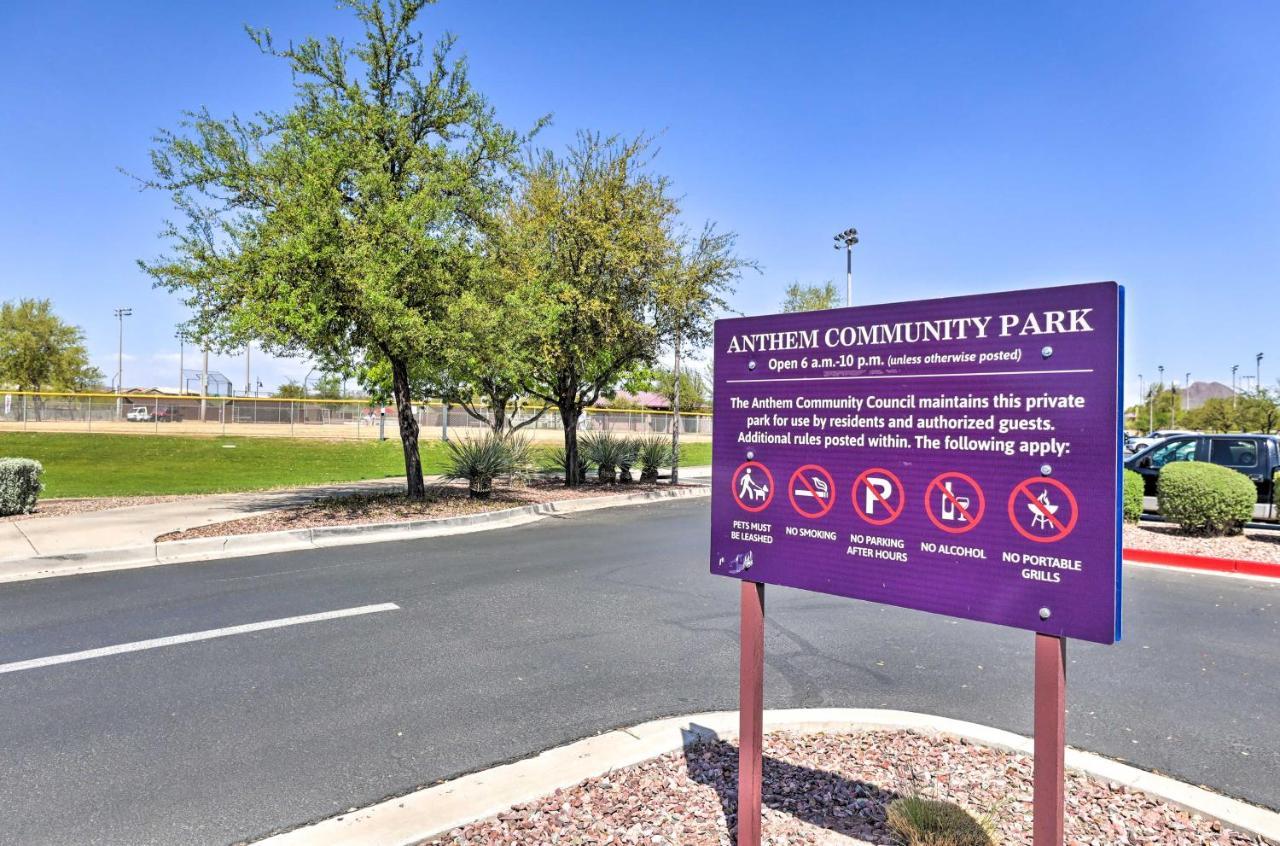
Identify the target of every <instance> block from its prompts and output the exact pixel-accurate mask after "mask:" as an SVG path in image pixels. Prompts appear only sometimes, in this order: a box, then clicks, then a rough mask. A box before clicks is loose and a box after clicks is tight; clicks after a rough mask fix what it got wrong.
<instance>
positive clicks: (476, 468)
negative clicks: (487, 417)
mask: <svg viewBox="0 0 1280 846" xmlns="http://www.w3.org/2000/svg"><path fill="white" fill-rule="evenodd" d="M516 469H517V468H516V464H515V460H514V456H513V453H512V449H511V444H510V443H508V442H507V439H506V438H503V437H500V436H498V435H495V434H494V433H492V432H489V433H488V434H486V435H484V436H483V437H480V438H467V439H465V440H460V441H449V467H448V469H447V470H446V471H445V473H444V477H445V478H446V479H466V480H467V486H468V490H469V491H470V493H471V496H472V498H474V499H488V498H489V496H490V494H492V493H493V480H494V479H496V478H498V477H499V476H507V475H511V474H513V473H515V472H516Z"/></svg>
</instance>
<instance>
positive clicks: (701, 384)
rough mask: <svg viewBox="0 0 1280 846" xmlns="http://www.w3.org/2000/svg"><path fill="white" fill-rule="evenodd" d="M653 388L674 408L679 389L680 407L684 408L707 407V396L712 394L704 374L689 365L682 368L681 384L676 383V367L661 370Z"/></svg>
mask: <svg viewBox="0 0 1280 846" xmlns="http://www.w3.org/2000/svg"><path fill="white" fill-rule="evenodd" d="M651 390H653V391H654V392H656V393H657V394H659V395H661V396H663V397H665V398H666V399H667V401H668V402H670V403H671V404H672V408H674V407H675V397H676V392H677V391H679V394H680V407H681V408H682V409H684V408H690V409H701V408H705V407H706V405H707V398H708V396H709V395H710V392H709V391H708V390H707V382H706V380H705V379H704V378H703V377H702V374H701V373H699V372H698V371H697V370H691V369H689V368H688V367H684V368H682V369H681V371H680V384H679V385H677V384H676V371H675V369H674V368H672V369H670V370H667V369H662V370H659V371H658V373H657V378H656V379H655V380H654V382H653V387H652V389H651Z"/></svg>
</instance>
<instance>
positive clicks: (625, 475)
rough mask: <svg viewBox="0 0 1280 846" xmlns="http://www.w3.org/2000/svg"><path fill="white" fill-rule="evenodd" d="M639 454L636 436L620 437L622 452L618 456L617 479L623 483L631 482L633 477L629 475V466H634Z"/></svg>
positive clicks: (633, 479)
mask: <svg viewBox="0 0 1280 846" xmlns="http://www.w3.org/2000/svg"><path fill="white" fill-rule="evenodd" d="M639 455H640V442H639V440H637V439H636V438H623V439H622V454H621V455H619V456H618V481H619V482H622V483H623V484H631V483H632V482H634V481H635V478H634V477H633V476H632V475H631V468H632V467H635V466H636V459H637V458H639Z"/></svg>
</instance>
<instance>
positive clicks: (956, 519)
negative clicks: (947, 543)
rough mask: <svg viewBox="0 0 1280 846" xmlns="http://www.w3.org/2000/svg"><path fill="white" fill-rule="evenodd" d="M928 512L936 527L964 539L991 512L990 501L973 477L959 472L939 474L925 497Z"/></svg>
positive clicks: (926, 511)
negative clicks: (989, 508) (962, 536)
mask: <svg viewBox="0 0 1280 846" xmlns="http://www.w3.org/2000/svg"><path fill="white" fill-rule="evenodd" d="M924 510H925V513H926V514H928V515H929V520H930V521H931V522H932V523H933V525H935V526H937V527H938V528H939V529H942V531H944V532H950V533H951V534H953V535H962V534H964V533H965V532H968V531H970V530H972V529H973V528H974V527H975V526H977V525H978V524H979V523H980V522H982V515H983V514H984V513H986V510H987V498H986V497H985V496H983V494H982V488H981V487H980V486H979V485H978V483H977V481H975V480H974V478H973V477H972V476H967V475H965V474H964V473H960V472H957V471H955V470H951V471H948V472H946V473H939V474H938V476H937V477H936V478H935V479H934V480H933V481H932V482H930V483H929V487H928V488H927V489H926V490H925V493H924Z"/></svg>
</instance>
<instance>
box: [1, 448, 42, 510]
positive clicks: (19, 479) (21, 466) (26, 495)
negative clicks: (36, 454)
mask: <svg viewBox="0 0 1280 846" xmlns="http://www.w3.org/2000/svg"><path fill="white" fill-rule="evenodd" d="M43 475H44V465H42V464H41V463H40V462H39V461H34V460H32V459H30V458H0V517H8V516H10V515H12V514H30V513H31V512H32V511H35V509H36V501H37V500H39V499H40V492H41V491H42V490H44V484H43V483H42V482H41V481H40V477H41V476H43Z"/></svg>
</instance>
